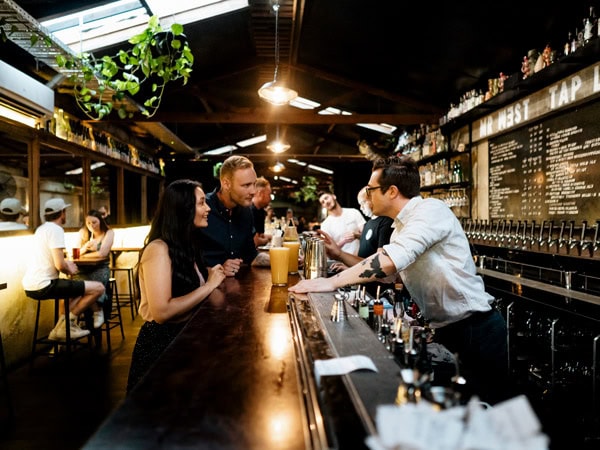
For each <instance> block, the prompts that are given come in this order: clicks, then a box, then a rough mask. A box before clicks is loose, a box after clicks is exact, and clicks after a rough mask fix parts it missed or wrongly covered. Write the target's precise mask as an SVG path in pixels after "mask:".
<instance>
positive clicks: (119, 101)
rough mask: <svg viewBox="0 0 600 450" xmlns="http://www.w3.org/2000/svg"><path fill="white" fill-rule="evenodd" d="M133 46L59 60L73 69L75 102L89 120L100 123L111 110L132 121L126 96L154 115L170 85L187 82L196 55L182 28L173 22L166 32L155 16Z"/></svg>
mask: <svg viewBox="0 0 600 450" xmlns="http://www.w3.org/2000/svg"><path fill="white" fill-rule="evenodd" d="M129 43H130V44H131V47H130V48H129V49H128V50H119V52H118V53H117V54H116V55H115V56H103V57H102V58H99V59H96V58H95V57H94V55H92V54H91V53H82V54H79V55H77V56H73V57H69V56H64V55H58V56H57V57H56V61H57V64H58V65H59V67H62V68H65V69H67V70H69V71H75V73H74V74H73V75H71V76H70V77H69V79H70V80H71V81H72V82H73V83H74V85H75V86H74V96H75V100H76V101H77V105H78V106H79V107H80V108H81V110H82V111H83V112H84V113H85V114H86V115H87V116H88V117H89V118H90V119H94V120H99V119H102V118H104V117H106V116H108V115H109V114H110V113H111V112H112V110H113V109H116V110H117V112H118V115H119V117H120V118H122V119H124V118H131V117H132V116H133V113H131V112H128V111H127V110H126V108H125V103H124V100H125V97H126V96H130V97H131V98H133V99H135V100H136V101H137V102H138V103H139V104H140V105H142V111H141V112H142V114H143V115H145V116H147V117H152V116H153V115H154V114H156V111H157V110H158V108H159V107H160V103H161V99H162V95H163V93H164V90H165V87H166V85H167V83H169V82H171V81H176V80H182V81H183V84H184V85H185V84H186V83H187V82H188V79H189V77H190V73H191V72H192V65H193V63H194V56H193V54H192V51H191V50H190V47H189V46H188V43H187V40H186V37H185V35H184V34H183V26H182V25H180V24H173V25H171V28H170V30H167V31H165V30H163V29H162V27H161V26H160V23H159V21H158V17H156V16H153V17H151V18H150V20H149V21H148V26H147V27H146V29H145V30H144V31H143V32H142V33H140V34H138V35H136V36H133V37H132V38H131V39H129ZM143 85H146V86H144V89H143V90H142V86H143ZM140 96H142V97H143V98H141V99H140V98H139V97H140Z"/></svg>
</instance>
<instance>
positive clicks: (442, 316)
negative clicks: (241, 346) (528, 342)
mask: <svg viewBox="0 0 600 450" xmlns="http://www.w3.org/2000/svg"><path fill="white" fill-rule="evenodd" d="M366 191H367V196H368V197H369V199H370V201H371V204H372V205H373V214H376V215H387V216H388V217H391V218H393V219H394V231H393V233H392V236H391V239H390V243H389V244H388V245H385V246H384V247H383V249H382V250H381V251H379V252H377V253H375V254H374V255H372V256H370V257H368V258H366V259H364V260H363V261H361V262H359V263H358V264H356V265H354V266H352V267H350V268H349V269H347V270H344V271H343V272H340V273H338V274H336V275H334V276H332V277H330V278H315V279H311V280H303V281H300V282H299V283H298V284H296V285H295V286H292V287H290V288H289V290H290V291H291V292H295V293H306V292H330V291H335V290H336V289H337V288H340V287H343V286H347V285H351V284H363V283H366V282H370V281H374V280H382V279H384V278H386V277H388V276H390V275H393V274H394V273H398V274H400V275H401V277H402V280H403V282H404V284H405V286H406V288H407V289H408V291H409V293H410V295H411V296H412V299H413V300H414V301H415V303H416V304H417V305H418V306H419V308H420V310H421V312H422V314H423V316H424V318H425V319H426V320H427V321H428V322H429V325H430V327H431V328H433V329H434V332H435V340H436V341H437V342H439V343H440V344H442V345H444V346H445V347H446V348H448V349H449V350H450V351H451V352H453V353H457V354H458V357H459V361H460V363H461V365H462V369H463V370H462V375H463V376H464V377H465V378H466V379H467V387H468V388H469V393H471V394H476V395H477V396H478V397H479V398H480V399H481V400H483V401H486V402H489V403H492V404H493V403H496V402H498V401H501V400H505V399H506V398H508V394H509V392H508V391H509V390H510V389H509V388H508V381H509V379H508V353H507V341H506V338H507V330H506V322H505V320H504V318H503V317H502V315H501V314H500V313H499V312H498V311H497V310H496V309H495V308H494V307H493V304H494V298H493V297H492V296H491V295H490V294H488V293H487V292H486V291H485V286H484V283H483V280H482V279H481V277H480V276H478V275H477V272H476V268H475V263H474V262H473V258H472V255H471V252H470V248H469V242H468V240H467V238H466V236H465V233H464V231H463V229H462V227H461V225H460V222H459V221H458V219H457V218H456V216H455V215H454V213H453V212H452V210H451V209H450V208H448V207H447V206H446V205H445V204H444V203H443V202H442V201H440V200H438V199H435V198H425V199H424V198H422V197H421V196H420V179H419V171H418V168H417V165H416V163H415V161H414V160H412V159H411V158H410V157H405V156H401V157H391V158H387V159H379V160H376V161H374V163H373V169H372V173H371V178H370V179H369V184H368V185H367V187H366Z"/></svg>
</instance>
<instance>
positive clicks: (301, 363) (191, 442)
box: [84, 268, 399, 449]
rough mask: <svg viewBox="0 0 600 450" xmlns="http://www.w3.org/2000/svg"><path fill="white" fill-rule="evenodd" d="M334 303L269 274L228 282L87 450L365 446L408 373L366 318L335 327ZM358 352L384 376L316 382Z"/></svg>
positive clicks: (253, 272) (258, 271) (252, 273)
mask: <svg viewBox="0 0 600 450" xmlns="http://www.w3.org/2000/svg"><path fill="white" fill-rule="evenodd" d="M289 281H290V283H292V284H294V283H296V282H297V281H298V277H297V276H292V275H290V279H289ZM332 300H333V296H332V295H331V294H317V295H311V296H310V298H309V299H308V300H300V299H293V298H290V297H289V296H288V292H287V287H275V286H272V285H271V273H270V270H269V268H251V269H247V270H244V271H241V272H240V273H239V274H238V276H237V278H227V279H226V280H225V281H224V283H223V285H222V286H221V288H220V289H218V290H216V291H215V292H214V293H213V294H212V295H211V296H210V297H209V299H207V301H205V302H203V303H202V304H201V305H200V306H199V308H198V311H197V312H196V314H195V315H194V317H193V318H192V319H191V320H190V322H189V323H188V324H187V325H186V327H185V328H184V329H183V330H182V332H181V333H180V335H179V336H178V337H177V338H176V339H175V341H174V342H173V343H172V345H171V346H170V347H169V348H168V349H167V350H166V351H165V353H164V354H163V356H162V357H161V358H160V359H159V361H158V362H157V363H156V365H155V366H154V367H153V369H152V370H151V371H150V372H149V373H148V374H147V376H146V377H144V378H143V379H142V380H141V382H140V383H139V385H138V386H136V388H135V389H134V390H133V391H132V392H131V393H130V395H129V396H128V397H127V398H125V400H124V401H123V403H122V404H121V405H120V407H119V408H118V409H117V410H116V411H114V413H113V414H112V415H111V416H109V417H108V418H107V420H106V421H105V422H104V423H103V424H102V425H101V427H100V428H99V429H98V430H97V432H96V433H95V434H94V435H93V436H92V437H91V438H90V440H89V441H88V442H87V444H86V445H85V447H84V448H86V449H96V448H98V449H99V448H102V449H104V448H108V447H111V446H114V445H117V446H120V447H122V448H144V449H152V448H214V449H321V448H353V449H354V448H366V447H365V445H364V438H365V436H366V435H367V434H370V433H373V432H374V425H373V424H374V420H373V418H374V416H375V410H376V406H377V405H378V404H380V403H393V401H394V398H395V395H396V390H397V387H398V382H399V367H398V365H397V364H396V363H395V362H394V361H393V358H392V356H391V354H390V353H389V352H388V351H387V350H386V349H385V347H384V346H383V345H382V344H381V343H380V342H379V341H378V340H377V338H376V337H375V335H374V334H373V332H372V330H371V329H370V328H369V327H368V326H367V324H366V323H365V322H364V321H363V320H362V319H360V318H359V317H358V316H355V315H353V314H352V313H350V314H349V317H348V320H347V321H344V322H331V321H330V320H329V312H330V311H331V306H332ZM350 354H363V355H369V356H370V357H371V359H372V360H373V361H374V363H375V365H376V367H377V369H378V372H373V371H366V370H361V371H356V372H353V373H351V374H349V375H343V376H335V377H327V378H325V377H323V379H322V381H321V384H320V385H319V386H317V384H316V381H315V377H314V374H313V367H314V365H313V362H314V360H315V359H328V358H331V357H336V356H347V355H350Z"/></svg>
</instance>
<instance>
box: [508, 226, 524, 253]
mask: <svg viewBox="0 0 600 450" xmlns="http://www.w3.org/2000/svg"><path fill="white" fill-rule="evenodd" d="M520 229H521V221H520V220H518V221H517V228H516V229H515V231H514V232H513V233H512V234H511V238H510V239H509V240H508V242H510V241H511V240H514V241H515V245H514V246H515V248H517V247H518V244H519V230H520Z"/></svg>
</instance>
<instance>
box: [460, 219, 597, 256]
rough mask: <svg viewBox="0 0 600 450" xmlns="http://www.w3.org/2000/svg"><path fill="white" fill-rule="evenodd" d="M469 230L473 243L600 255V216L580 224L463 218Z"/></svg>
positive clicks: (572, 222) (578, 254) (580, 254)
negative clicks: (591, 223) (590, 224)
mask: <svg viewBox="0 0 600 450" xmlns="http://www.w3.org/2000/svg"><path fill="white" fill-rule="evenodd" d="M462 225H463V229H464V230H465V234H466V235H467V238H468V239H469V241H470V242H471V243H474V244H483V245H494V246H498V247H506V248H514V249H521V250H536V251H544V252H550V253H564V254H567V255H572V256H588V257H594V256H600V253H599V249H600V237H599V236H598V229H599V228H600V219H599V220H596V223H595V224H594V225H593V226H591V227H590V226H588V222H587V221H586V220H584V221H582V222H581V224H578V225H577V226H576V224H575V221H574V220H570V221H567V220H562V221H560V223H558V224H555V223H554V221H553V220H543V221H542V222H541V223H539V224H538V223H536V221H535V220H531V221H527V220H513V219H507V220H504V219H500V220H483V219H463V222H462Z"/></svg>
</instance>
